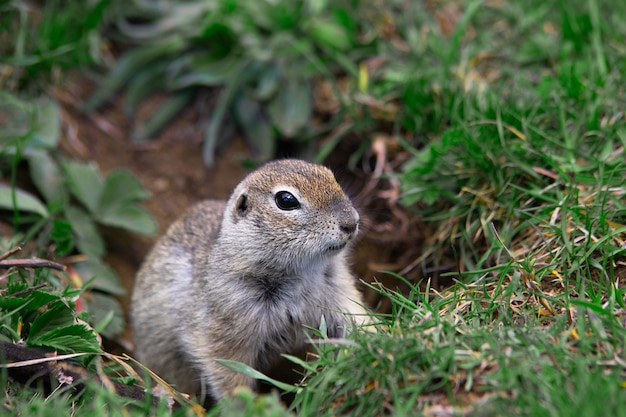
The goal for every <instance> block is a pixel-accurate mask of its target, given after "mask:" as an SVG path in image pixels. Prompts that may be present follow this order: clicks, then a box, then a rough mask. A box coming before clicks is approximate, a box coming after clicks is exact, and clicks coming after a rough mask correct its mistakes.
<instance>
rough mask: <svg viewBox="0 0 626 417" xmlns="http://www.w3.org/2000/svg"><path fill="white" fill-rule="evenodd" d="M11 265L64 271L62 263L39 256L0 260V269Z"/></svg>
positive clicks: (11, 266)
mask: <svg viewBox="0 0 626 417" xmlns="http://www.w3.org/2000/svg"><path fill="white" fill-rule="evenodd" d="M4 255H6V254H4ZM4 255H3V256H4ZM7 256H8V255H7ZM13 267H15V268H51V269H57V270H59V271H65V269H66V268H65V265H63V264H60V263H58V262H53V261H49V260H47V259H40V258H30V259H3V260H0V269H9V268H13Z"/></svg>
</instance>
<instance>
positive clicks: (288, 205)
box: [276, 191, 300, 210]
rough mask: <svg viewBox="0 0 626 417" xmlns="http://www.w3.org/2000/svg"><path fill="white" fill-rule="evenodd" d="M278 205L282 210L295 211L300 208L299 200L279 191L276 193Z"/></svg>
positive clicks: (286, 192)
mask: <svg viewBox="0 0 626 417" xmlns="http://www.w3.org/2000/svg"><path fill="white" fill-rule="evenodd" d="M276 205H277V206H278V208H279V209H281V210H295V209H297V208H300V202H299V201H298V199H297V198H296V197H294V195H293V194H291V193H290V192H288V191H279V192H277V193H276Z"/></svg>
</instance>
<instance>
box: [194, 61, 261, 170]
mask: <svg viewBox="0 0 626 417" xmlns="http://www.w3.org/2000/svg"><path fill="white" fill-rule="evenodd" d="M246 64H247V63H246V62H245V61H242V62H241V63H240V64H239V65H237V66H236V67H235V68H234V69H233V73H232V76H231V77H230V78H229V79H228V82H227V83H226V86H225V87H224V88H223V89H222V91H221V93H220V97H219V99H218V101H217V105H216V106H215V110H213V114H212V115H211V120H210V121H209V123H208V125H207V127H206V130H205V132H204V144H203V147H202V159H203V160H204V164H205V165H206V166H207V167H212V166H213V161H214V153H215V148H216V146H217V143H218V139H219V136H220V128H221V127H222V122H223V120H224V117H225V116H226V113H227V111H228V110H229V109H230V107H231V105H232V102H233V100H234V98H235V96H236V95H237V92H238V91H239V89H240V87H241V85H242V84H244V83H245V82H246V81H247V80H248V79H249V78H251V77H252V76H253V73H251V71H250V69H249V68H248V67H246Z"/></svg>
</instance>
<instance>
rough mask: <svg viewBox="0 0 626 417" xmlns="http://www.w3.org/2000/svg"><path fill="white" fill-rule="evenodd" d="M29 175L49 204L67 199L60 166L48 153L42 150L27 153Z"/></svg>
mask: <svg viewBox="0 0 626 417" xmlns="http://www.w3.org/2000/svg"><path fill="white" fill-rule="evenodd" d="M26 157H27V158H28V168H29V170H30V177H31V179H32V180H33V182H34V183H35V185H36V186H37V189H38V190H39V192H40V193H41V194H42V195H43V196H44V198H45V199H46V201H47V202H48V203H50V204H54V203H62V202H64V201H66V199H67V191H66V189H65V184H64V183H63V174H62V172H61V168H59V165H58V164H57V163H56V161H55V160H54V159H52V157H50V154H49V153H47V152H45V151H42V150H32V151H30V152H28V153H27V155H26Z"/></svg>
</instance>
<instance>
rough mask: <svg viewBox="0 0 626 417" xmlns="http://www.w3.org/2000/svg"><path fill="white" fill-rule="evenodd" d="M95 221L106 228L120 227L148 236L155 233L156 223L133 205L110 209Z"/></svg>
mask: <svg viewBox="0 0 626 417" xmlns="http://www.w3.org/2000/svg"><path fill="white" fill-rule="evenodd" d="M97 219H98V221H99V222H100V223H102V224H105V225H107V226H115V227H121V228H123V229H126V230H130V231H131V232H136V233H141V234H144V235H148V236H150V235H154V234H155V233H156V231H157V226H156V222H155V221H154V219H153V218H152V216H151V215H150V213H148V212H147V211H146V210H144V209H143V208H141V207H139V206H137V205H135V204H133V205H129V204H127V205H124V206H118V207H114V208H111V209H109V210H108V211H107V212H106V213H102V215H100V216H98V218H97Z"/></svg>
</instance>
